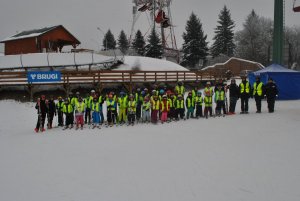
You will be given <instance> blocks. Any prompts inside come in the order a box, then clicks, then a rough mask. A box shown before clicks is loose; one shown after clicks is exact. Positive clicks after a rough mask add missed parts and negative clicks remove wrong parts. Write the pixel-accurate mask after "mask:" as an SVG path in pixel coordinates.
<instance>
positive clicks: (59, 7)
mask: <svg viewBox="0 0 300 201" xmlns="http://www.w3.org/2000/svg"><path fill="white" fill-rule="evenodd" d="M0 1H1V7H0V27H1V29H0V40H3V39H4V38H6V37H8V36H11V35H13V34H15V33H17V32H21V31H24V30H30V29H36V28H43V27H49V26H53V25H60V24H61V25H63V26H65V27H66V28H67V29H68V30H69V31H70V32H71V33H72V34H73V35H74V36H75V37H77V38H78V39H79V41H81V43H82V44H81V46H80V47H82V48H90V49H95V50H98V49H99V46H100V44H102V42H101V41H102V39H103V34H102V33H101V32H100V31H99V30H97V27H100V28H101V29H102V30H103V31H104V32H106V31H107V30H108V29H111V31H112V32H113V34H114V36H115V38H116V39H117V38H118V35H119V33H120V31H121V30H122V29H123V30H124V31H125V33H126V34H127V35H128V37H129V35H130V29H131V24H132V6H133V4H132V0H0ZM297 4H298V5H299V6H300V0H297ZM224 5H226V6H227V7H228V8H229V9H230V11H231V16H232V19H233V20H234V21H235V24H236V27H235V31H237V30H241V29H242V24H243V23H244V21H245V18H246V16H247V15H248V14H249V13H250V12H251V10H252V9H254V10H255V11H256V12H257V14H258V15H260V16H265V17H268V18H272V19H273V15H274V13H273V10H274V0H173V1H172V5H171V9H172V17H173V24H174V26H175V33H176V39H177V43H178V46H179V48H180V47H181V44H182V33H183V32H184V29H185V25H186V21H187V20H188V17H189V16H190V14H191V12H194V13H195V14H196V15H197V16H198V17H199V18H200V20H201V22H202V24H203V29H204V32H205V34H207V35H208V40H209V41H211V39H212V38H213V36H214V28H215V27H216V25H217V23H216V22H217V19H218V14H219V13H220V10H221V9H222V8H223V6H224ZM285 7H286V10H285V13H286V14H285V23H286V24H287V25H289V26H293V25H298V26H299V25H300V13H294V12H293V11H292V7H293V0H286V5H285ZM147 24H148V21H147V18H146V15H143V16H141V17H140V18H139V20H138V23H137V25H136V27H135V28H136V29H139V28H140V29H141V31H142V32H145V31H146V28H145V27H146V26H145V25H147ZM143 25H144V26H143ZM210 44H211V43H210ZM0 51H3V49H2V48H1V49H0Z"/></svg>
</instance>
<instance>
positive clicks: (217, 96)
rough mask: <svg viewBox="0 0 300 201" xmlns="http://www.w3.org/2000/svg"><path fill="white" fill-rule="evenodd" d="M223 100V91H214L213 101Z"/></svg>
mask: <svg viewBox="0 0 300 201" xmlns="http://www.w3.org/2000/svg"><path fill="white" fill-rule="evenodd" d="M223 100H225V93H224V91H216V93H215V101H223Z"/></svg>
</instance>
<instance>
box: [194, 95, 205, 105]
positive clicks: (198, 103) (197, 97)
mask: <svg viewBox="0 0 300 201" xmlns="http://www.w3.org/2000/svg"><path fill="white" fill-rule="evenodd" d="M195 103H196V104H197V105H201V106H202V103H203V98H202V96H196V97H195Z"/></svg>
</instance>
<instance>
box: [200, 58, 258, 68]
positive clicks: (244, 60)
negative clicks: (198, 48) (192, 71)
mask: <svg viewBox="0 0 300 201" xmlns="http://www.w3.org/2000/svg"><path fill="white" fill-rule="evenodd" d="M232 60H238V61H242V62H247V63H252V64H255V65H258V66H259V67H260V68H261V69H263V68H264V66H263V65H262V64H261V63H258V62H254V61H250V60H246V59H241V58H237V57H231V58H230V59H228V61H226V62H225V63H216V64H214V65H212V66H207V67H205V68H202V69H201V70H207V69H209V68H214V67H216V66H218V65H226V64H228V63H229V62H230V61H232Z"/></svg>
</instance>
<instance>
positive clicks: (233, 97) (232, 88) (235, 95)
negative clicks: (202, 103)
mask: <svg viewBox="0 0 300 201" xmlns="http://www.w3.org/2000/svg"><path fill="white" fill-rule="evenodd" d="M228 88H229V102H230V105H229V112H228V115H232V114H235V106H236V102H237V100H238V99H239V96H240V89H239V87H238V85H237V84H236V83H235V79H232V80H231V83H230V85H229V87H228Z"/></svg>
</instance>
